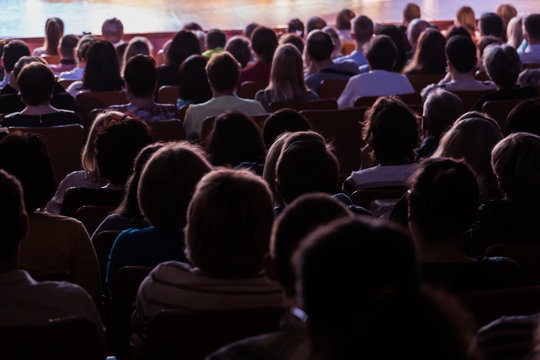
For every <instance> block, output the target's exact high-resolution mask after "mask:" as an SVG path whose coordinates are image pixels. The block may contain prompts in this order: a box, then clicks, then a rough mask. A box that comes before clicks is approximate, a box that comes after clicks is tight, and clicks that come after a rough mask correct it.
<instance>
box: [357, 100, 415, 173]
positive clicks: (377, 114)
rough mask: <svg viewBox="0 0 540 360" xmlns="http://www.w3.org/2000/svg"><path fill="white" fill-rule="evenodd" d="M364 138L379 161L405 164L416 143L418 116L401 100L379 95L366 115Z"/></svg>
mask: <svg viewBox="0 0 540 360" xmlns="http://www.w3.org/2000/svg"><path fill="white" fill-rule="evenodd" d="M365 118H366V124H365V127H364V140H365V141H366V142H367V143H368V144H369V145H370V146H371V148H372V149H373V151H374V153H375V158H376V160H377V162H379V163H381V164H394V165H396V164H407V163H411V162H412V161H413V160H414V157H415V155H414V149H415V148H416V146H417V145H418V142H419V140H420V139H419V134H418V123H417V119H416V117H415V116H414V114H413V113H412V112H411V110H410V109H409V108H408V107H407V105H405V103H403V102H402V101H401V100H400V99H398V98H395V97H388V96H386V97H380V98H378V99H377V101H375V103H374V104H373V106H372V107H371V108H370V109H369V110H368V111H367V112H366V114H365Z"/></svg>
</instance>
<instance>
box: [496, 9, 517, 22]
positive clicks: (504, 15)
mask: <svg viewBox="0 0 540 360" xmlns="http://www.w3.org/2000/svg"><path fill="white" fill-rule="evenodd" d="M495 13H496V14H497V15H499V16H500V17H501V19H502V21H503V24H504V26H505V27H506V26H508V24H509V23H510V20H511V19H512V18H514V17H516V16H517V10H516V8H515V7H514V5H512V4H500V5H499V6H497V9H495Z"/></svg>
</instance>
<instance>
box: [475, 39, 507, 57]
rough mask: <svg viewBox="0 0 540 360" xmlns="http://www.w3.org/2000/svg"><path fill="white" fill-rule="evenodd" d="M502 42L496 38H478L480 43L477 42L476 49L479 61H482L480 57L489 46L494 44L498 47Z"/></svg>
mask: <svg viewBox="0 0 540 360" xmlns="http://www.w3.org/2000/svg"><path fill="white" fill-rule="evenodd" d="M502 43H503V41H502V40H501V39H499V38H498V37H496V36H491V35H489V36H482V37H481V38H480V41H478V44H477V48H478V55H479V57H480V61H482V57H483V55H484V50H485V49H486V48H487V47H488V46H489V45H493V44H496V45H500V44H502Z"/></svg>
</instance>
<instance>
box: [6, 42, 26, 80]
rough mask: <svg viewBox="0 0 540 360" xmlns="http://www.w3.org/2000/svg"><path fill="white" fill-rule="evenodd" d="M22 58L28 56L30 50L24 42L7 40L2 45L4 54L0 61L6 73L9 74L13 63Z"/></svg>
mask: <svg viewBox="0 0 540 360" xmlns="http://www.w3.org/2000/svg"><path fill="white" fill-rule="evenodd" d="M23 56H30V48H29V47H28V45H26V43H25V42H24V41H21V40H9V41H8V43H7V44H6V45H4V53H3V55H2V59H3V60H4V69H5V70H6V71H7V72H11V71H12V70H13V67H14V66H15V63H16V62H17V61H18V60H19V59H20V58H21V57H23Z"/></svg>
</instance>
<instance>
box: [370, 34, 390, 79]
mask: <svg viewBox="0 0 540 360" xmlns="http://www.w3.org/2000/svg"><path fill="white" fill-rule="evenodd" d="M365 55H366V59H367V61H368V63H369V65H370V67H371V68H372V69H373V70H388V71H390V70H392V69H393V68H394V65H395V63H396V58H397V49H396V45H395V44H394V42H393V41H392V38H391V37H390V36H387V35H377V36H375V37H374V38H373V39H371V41H370V42H369V44H368V45H367V48H366V51H365Z"/></svg>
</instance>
